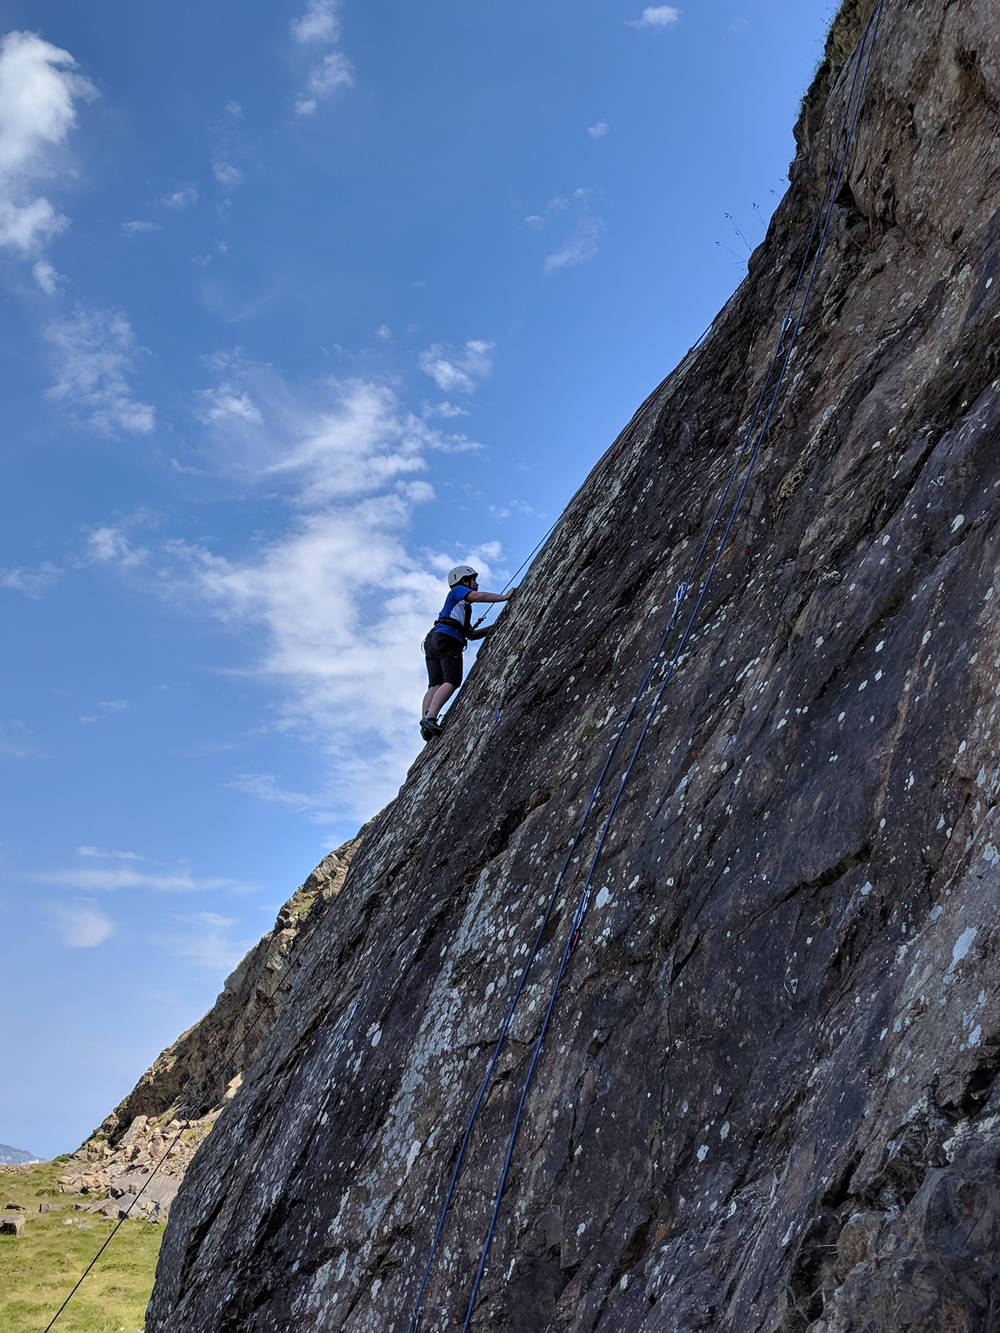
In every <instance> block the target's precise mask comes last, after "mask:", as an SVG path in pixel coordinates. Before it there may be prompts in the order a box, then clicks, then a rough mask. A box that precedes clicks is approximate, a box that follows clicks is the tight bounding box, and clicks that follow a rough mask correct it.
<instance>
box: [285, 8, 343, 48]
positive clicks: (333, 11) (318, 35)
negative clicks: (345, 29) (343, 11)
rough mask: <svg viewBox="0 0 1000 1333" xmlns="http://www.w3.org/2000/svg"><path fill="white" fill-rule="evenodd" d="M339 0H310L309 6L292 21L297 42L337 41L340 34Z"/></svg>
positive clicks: (293, 33) (293, 34)
mask: <svg viewBox="0 0 1000 1333" xmlns="http://www.w3.org/2000/svg"><path fill="white" fill-rule="evenodd" d="M339 7H340V5H339V0H309V8H308V9H307V10H306V12H305V14H303V16H302V17H301V18H298V19H295V20H294V21H293V22H292V36H293V37H294V38H295V40H296V41H297V42H303V43H308V42H324V43H326V42H335V41H336V40H337V38H338V37H339V36H340V20H339V18H338V17H337V10H338V9H339Z"/></svg>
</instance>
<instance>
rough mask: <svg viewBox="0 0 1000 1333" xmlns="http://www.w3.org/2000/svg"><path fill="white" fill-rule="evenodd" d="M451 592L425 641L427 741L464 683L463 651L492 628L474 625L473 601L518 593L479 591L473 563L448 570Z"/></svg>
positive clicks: (497, 599)
mask: <svg viewBox="0 0 1000 1333" xmlns="http://www.w3.org/2000/svg"><path fill="white" fill-rule="evenodd" d="M448 587H449V588H450V589H451V591H450V592H449V593H448V596H447V598H446V599H445V603H444V606H443V607H442V608H441V613H440V615H439V616H438V618H437V620H435V622H434V625H433V628H432V629H431V631H430V633H429V634H428V635H427V638H426V639H425V640H424V645H423V647H424V657H425V658H426V660H427V682H428V683H427V693H426V694H425V695H424V703H423V712H422V715H421V718H420V734H421V736H423V738H424V740H425V741H429V740H433V738H434V737H435V736H439V735H440V734H441V723H440V722H439V720H438V714H439V713H440V711H441V709H442V708H443V707H444V705H445V704H446V703H447V701H448V700H449V699H450V698H451V696H452V695H453V694H454V693H455V691H456V690H457V689H458V687H459V685H461V683H462V653H463V652H464V651H465V645H466V644H467V643H468V641H469V640H470V639H485V638H486V636H487V634H489V632H490V630H491V629H492V628H493V627H492V625H490V626H487V628H486V629H480V630H476V629H473V628H472V603H473V602H506V601H507V599H508V598H509V597H513V595H514V593H515V592H517V589H516V588H511V590H510V591H509V592H480V591H479V574H478V573H477V572H476V570H474V569H473V568H472V566H471V565H456V566H455V568H454V569H450V570H449V571H448Z"/></svg>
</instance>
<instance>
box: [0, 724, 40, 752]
mask: <svg viewBox="0 0 1000 1333" xmlns="http://www.w3.org/2000/svg"><path fill="white" fill-rule="evenodd" d="M0 757H2V758H5V759H44V758H45V757H46V755H45V751H44V750H43V749H42V748H41V746H40V745H39V744H38V743H37V741H36V740H35V738H34V736H33V735H32V733H31V732H30V731H29V730H28V728H27V727H26V726H25V724H24V723H23V722H17V721H14V722H0Z"/></svg>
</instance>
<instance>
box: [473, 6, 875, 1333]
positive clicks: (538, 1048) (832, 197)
mask: <svg viewBox="0 0 1000 1333" xmlns="http://www.w3.org/2000/svg"><path fill="white" fill-rule="evenodd" d="M883 3H884V0H878V3H877V4H876V6H875V8H874V9H873V11H872V14H871V15H870V16H869V20H868V24H867V25H866V27H865V30H864V34H863V36H862V39H861V42H860V45H859V48H858V60H857V63H856V65H855V69H854V76H853V78H852V80H851V88H850V92H849V94H848V99H847V103H846V106H845V111H844V121H843V123H842V129H841V136H840V138H839V139H838V146H837V150H836V151H835V153H834V157H833V160H832V161H831V167H830V174H829V177H828V181H827V190H826V191H825V192H824V198H823V201H822V202H821V205H820V210H819V211H818V213H817V220H816V221H815V222H814V224H813V230H812V233H811V236H810V241H809V243H808V244H807V249H806V257H805V259H804V261H803V264H802V266H801V267H800V278H799V281H801V276H802V273H803V272H804V269H805V264H806V262H807V259H808V245H809V244H811V241H812V237H813V236H815V233H816V229H817V225H818V221H819V219H820V218H821V217H822V216H823V212H824V210H825V213H826V216H825V220H824V221H823V226H822V231H821V234H820V240H819V244H818V246H817V249H816V253H815V256H814V258H813V263H812V266H811V269H810V273H809V279H808V282H807V283H806V287H805V290H804V292H803V296H802V302H801V305H800V307H799V310H798V314H797V316H796V318H795V319H794V321H793V322H791V323H790V316H791V313H792V311H793V310H794V302H795V294H793V300H792V303H791V304H790V306H789V313H788V315H786V317H785V319H784V320H783V321H782V326H781V334H780V335H779V342H778V351H777V352H776V355H775V358H774V360H773V361H772V367H773V365H774V364H775V362H776V360H777V357H778V356H779V355H780V353H781V352H782V351H784V356H783V359H782V361H781V367H780V370H779V373H778V375H777V378H776V379H775V382H774V387H773V390H772V393H771V398H770V402H769V403H768V407H767V411H766V413H765V415H764V419H763V421H762V423H761V426H760V429H759V431H758V433H757V437H756V442H755V444H754V448H753V452H752V454H751V457H750V461H749V463H748V464H747V468H746V472H745V475H744V477H743V481H742V483H741V485H740V487H739V490H738V492H737V496H736V499H735V501H734V503H733V507H732V512H731V513H730V515H729V519H728V521H727V523H726V526H725V529H724V531H723V534H722V537H721V539H720V541H719V545H718V548H717V550H716V554H715V558H714V559H713V561H712V565H711V567H710V569H709V571H708V574H707V575H706V577H705V580H704V583H703V585H702V588H701V591H700V593H699V595H698V598H697V600H696V602H695V605H694V607H693V609H692V611H691V614H690V615H689V617H688V621H687V624H686V626H685V628H684V632H683V634H682V636H681V639H680V641H679V643H678V645H677V648H676V650H675V652H674V655H673V658H672V659H671V661H670V665H669V667H668V668H667V670H666V672H665V674H664V677H663V680H662V682H661V684H660V687H659V689H658V690H657V692H656V694H655V695H654V697H653V701H652V703H651V705H650V707H649V709H648V711H647V714H646V719H645V722H644V724H643V727H642V731H641V733H640V735H639V738H638V740H637V741H636V744H635V747H634V749H633V751H632V755H631V757H630V759H629V762H628V764H627V766H626V768H625V771H624V772H623V774H622V777H621V780H620V782H619V786H618V790H617V792H616V793H615V797H614V800H613V801H612V804H611V807H610V809H609V811H608V814H607V816H606V818H605V821H604V825H603V827H602V829H601V832H600V836H599V838H598V841H597V845H596V847H595V850H594V854H593V857H592V859H591V862H590V867H589V869H588V873H587V878H586V880H585V882H584V885H583V889H582V890H581V894H580V898H579V900H578V903H577V908H576V911H575V913H574V916H573V922H572V925H571V927H570V931H569V933H568V935H567V939H566V944H565V946H564V948H563V952H562V956H561V958H560V962H559V968H558V970H557V973H556V977H555V981H554V983H553V986H552V991H551V994H550V997H549V1004H548V1007H547V1009H546V1012H545V1017H544V1019H543V1021H542V1026H541V1030H540V1032H539V1034H538V1038H537V1040H536V1043H535V1047H534V1050H533V1052H532V1057H531V1062H530V1064H529V1066H528V1071H527V1074H526V1076H525V1080H524V1084H523V1087H522V1091H521V1097H520V1100H519V1102H518V1106H517V1112H516V1114H515V1117H514V1123H513V1127H512V1130H511V1134H510V1139H509V1142H508V1146H507V1154H506V1157H505V1159H504V1165H503V1170H502V1172H501V1176H500V1181H499V1184H498V1187H497V1192H496V1196H495V1199H494V1206H493V1212H492V1215H491V1217H490V1223H489V1227H488V1229H487V1233H486V1237H485V1239H484V1242H483V1245H482V1249H481V1251H480V1260H479V1266H478V1269H477V1272H476V1279H475V1283H474V1285H473V1288H472V1294H471V1296H470V1298H469V1304H468V1307H467V1310H466V1315H465V1320H464V1323H463V1325H462V1329H463V1333H467V1330H468V1328H469V1325H470V1323H471V1320H472V1315H473V1311H474V1309H475V1304H476V1299H477V1296H478V1293H479V1287H480V1284H481V1282H482V1279H483V1275H484V1273H485V1270H486V1261H487V1258H488V1256H489V1251H490V1247H491V1245H492V1241H493V1236H494V1233H495V1230H496V1224H497V1219H498V1217H499V1213H500V1205H501V1202H502V1200H503V1194H504V1190H505V1188H506V1184H507V1178H508V1175H509V1173H510V1166H511V1162H512V1161H513V1156H514V1148H515V1145H516V1142H517V1136H518V1131H519V1129H520V1124H521V1118H522V1115H523V1111H524V1107H525V1103H526V1101H527V1097H528V1091H529V1089H530V1086H531V1082H532V1080H533V1078H534V1073H535V1068H536V1066H537V1064H538V1060H539V1058H540V1056H541V1052H542V1046H543V1043H544V1040H545V1035H546V1032H547V1031H548V1027H549V1023H550V1021H551V1018H552V1014H553V1012H554V1010H555V1004H556V999H557V997H558V994H559V989H560V986H561V984H562V979H563V976H564V974H565V971H566V967H567V964H568V962H569V959H570V956H571V954H572V952H573V949H574V948H575V945H576V941H577V939H578V937H579V933H580V929H581V926H582V924H583V919H584V916H585V915H586V911H587V907H588V905H589V902H590V897H591V893H592V891H593V880H594V873H595V871H596V868H597V864H598V861H599V859H600V856H601V852H602V850H603V848H604V842H605V839H606V837H607V834H608V831H609V830H610V827H611V824H612V822H613V820H614V816H615V813H616V812H617V809H618V805H619V802H620V800H621V798H622V796H623V794H624V791H625V787H626V785H627V783H628V779H629V777H630V776H631V773H632V770H633V768H634V766H635V763H636V761H637V759H638V757H639V753H640V751H641V749H642V747H643V744H644V742H645V739H646V735H647V733H648V731H649V728H650V726H651V725H652V722H653V719H654V717H655V715H656V713H657V710H658V709H659V705H660V701H661V700H662V698H663V694H664V691H665V690H666V687H667V685H668V684H669V682H670V679H671V678H672V676H673V674H674V671H675V670H676V667H677V664H678V662H679V660H680V657H681V654H682V653H683V651H684V648H685V646H686V644H687V642H688V639H689V637H690V635H691V632H692V630H693V628H694V624H695V621H696V620H697V617H698V613H699V611H700V609H701V606H702V603H703V601H704V599H705V596H706V594H707V592H708V588H709V585H710V584H711V582H712V579H713V577H714V575H715V572H716V570H717V568H718V565H719V561H720V560H721V558H722V554H723V552H724V550H725V548H726V546H727V545H728V542H729V537H730V534H731V532H732V529H733V525H734V524H735V521H736V517H737V514H738V512H739V509H740V506H741V504H742V502H743V498H744V496H745V494H746V490H747V487H748V485H749V483H750V478H751V476H752V475H753V471H754V468H755V466H756V463H757V460H758V458H759V456H760V452H761V448H762V446H763V442H764V438H765V436H766V434H767V429H768V426H769V424H770V421H771V417H772V416H773V413H774V409H775V406H776V404H777V401H778V395H779V393H780V390H781V385H782V382H783V380H784V377H785V372H786V371H787V369H788V364H789V362H790V360H791V357H792V353H793V352H794V350H795V344H796V341H797V339H798V334H799V330H800V328H801V326H802V320H803V318H804V315H805V310H806V306H807V304H808V300H809V296H810V294H811V291H812V286H813V282H814V280H815V277H816V272H817V270H818V267H819V261H820V259H821V257H822V254H823V251H824V249H825V245H826V238H827V234H828V231H829V226H830V221H831V219H832V216H833V206H834V202H835V201H836V197H837V193H838V191H839V188H840V182H841V180H842V178H843V173H844V169H845V167H846V163H847V156H848V153H849V150H850V147H851V144H852V142H853V138H854V131H855V128H856V126H857V121H858V115H859V113H860V108H861V101H862V98H863V96H864V89H865V85H866V83H867V79H868V72H869V69H870V67H871V61H872V56H873V53H874V50H875V43H876V40H877V37H878V29H879V23H880V20H881V14H882V8H883ZM869 35H870V36H871V42H870V45H869V44H868V39H869ZM866 45H867V46H868V50H867V56H865V47H866ZM863 60H864V73H863V75H862V78H861V80H860V84H858V72H859V70H860V69H861V66H862V61H863ZM855 87H857V89H858V94H857V100H856V102H854V108H853V114H852V112H851V105H852V101H853V100H854V92H855ZM848 122H849V129H848V130H847V132H846V134H845V133H844V127H845V126H846V125H847V124H848ZM841 143H842V144H843V150H842V152H841V151H840V149H841ZM838 156H839V163H838ZM834 173H835V175H836V179H835V182H834V184H833V188H832V190H831V189H830V182H831V180H833V178H834ZM798 286H799V282H797V283H796V292H797V290H798ZM789 330H790V332H791V336H790V339H789V342H788V345H787V350H785V349H784V338H785V334H786V333H787V332H789ZM765 383H766V381H765ZM755 415H756V413H755ZM744 451H745V446H744ZM744 451H741V454H742V453H743V452H744ZM729 485H730V483H727V487H726V490H727V491H728V489H729ZM680 600H682V599H680V598H679V599H678V601H677V603H676V605H675V614H674V616H672V617H671V621H673V620H675V619H676V611H677V609H679V606H680Z"/></svg>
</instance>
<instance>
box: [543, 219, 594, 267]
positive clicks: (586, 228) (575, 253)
mask: <svg viewBox="0 0 1000 1333" xmlns="http://www.w3.org/2000/svg"><path fill="white" fill-rule="evenodd" d="M603 227H604V223H603V222H602V220H601V219H600V218H598V217H594V216H593V215H592V214H590V213H587V212H585V213H584V214H583V216H582V217H580V218H579V219H578V221H577V223H576V226H575V227H574V228H573V231H572V232H571V234H570V236H569V238H568V240H567V241H566V242H565V243H564V244H563V245H561V246H560V247H559V249H558V250H553V251H552V252H551V253H550V254H548V255H546V256H545V265H544V268H545V272H546V273H554V272H555V271H556V270H557V269H561V268H574V267H576V266H577V265H578V264H586V262H587V261H588V260H589V259H593V258H594V256H595V255H596V254H597V242H598V238H599V237H600V234H601V231H602V229H603Z"/></svg>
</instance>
